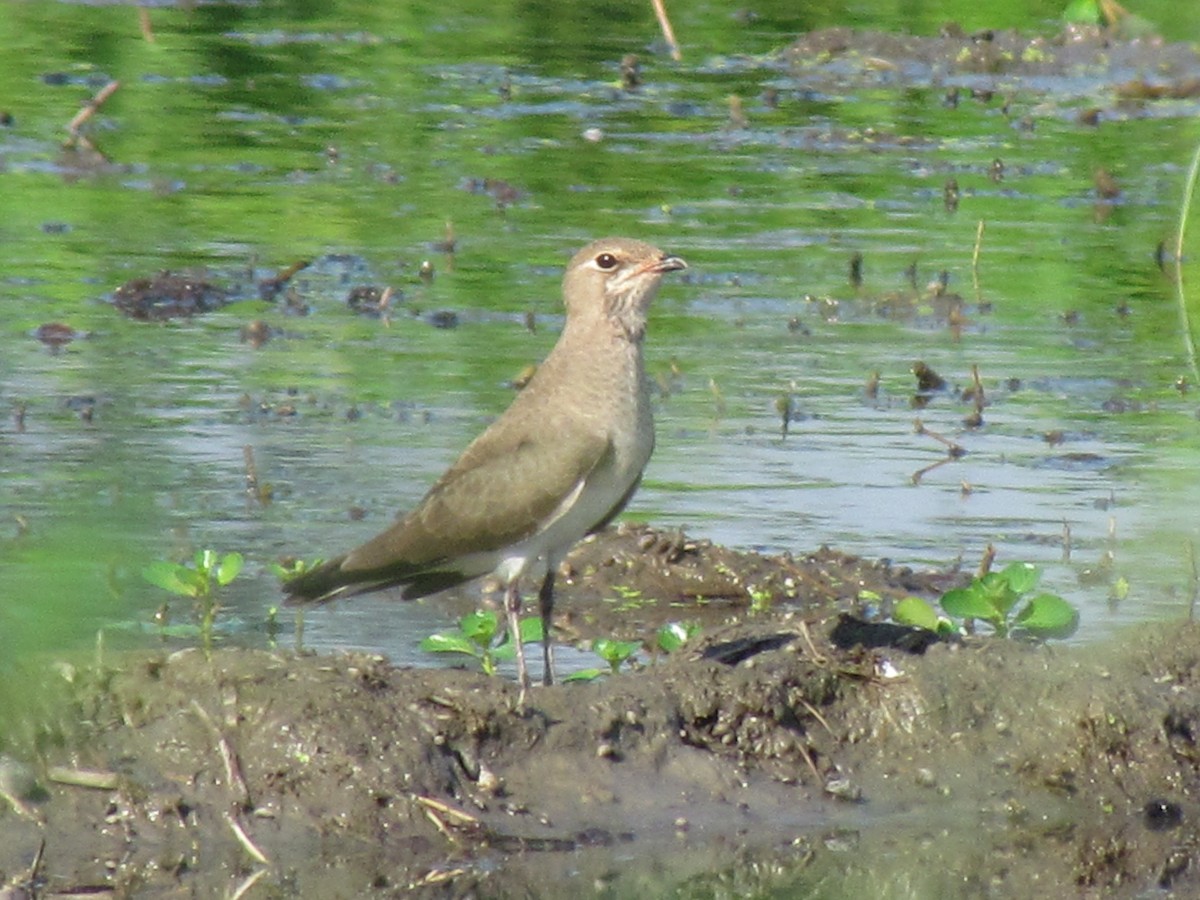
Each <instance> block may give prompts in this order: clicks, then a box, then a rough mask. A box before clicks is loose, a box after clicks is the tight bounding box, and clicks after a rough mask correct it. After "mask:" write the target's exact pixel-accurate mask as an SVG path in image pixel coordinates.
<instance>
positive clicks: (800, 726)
mask: <svg viewBox="0 0 1200 900" xmlns="http://www.w3.org/2000/svg"><path fill="white" fill-rule="evenodd" d="M568 571H569V572H570V573H571V577H570V578H568V579H564V581H566V584H565V585H564V587H563V589H562V595H561V604H562V607H563V613H562V616H561V618H560V619H559V622H560V624H562V625H563V626H564V630H565V631H566V632H568V633H577V634H576V636H577V637H581V638H585V639H586V636H587V634H585V632H586V633H592V632H594V633H600V634H603V633H606V632H607V631H608V628H609V626H610V624H611V623H610V621H609V620H608V619H607V618H605V617H600V618H598V619H597V618H595V617H593V616H592V611H594V610H596V609H598V608H600V609H603V608H605V607H607V606H609V605H610V604H606V603H602V602H598V601H597V599H596V598H597V597H598V596H605V595H610V594H611V586H612V585H614V584H620V585H623V586H624V587H625V590H624V591H623V592H622V593H623V595H624V596H626V597H628V596H630V595H631V592H632V591H640V592H641V594H640V596H641V597H642V598H645V599H646V602H644V603H642V604H641V605H639V606H637V607H636V608H633V609H631V608H626V609H625V611H624V612H623V614H622V615H621V616H620V617H619V618H620V620H621V621H622V622H624V623H625V624H626V625H627V626H628V625H629V623H634V624H633V626H632V630H636V629H638V628H641V629H643V630H644V631H645V633H646V634H649V633H650V632H652V631H653V628H654V627H655V626H656V622H657V621H658V619H659V617H660V616H659V613H658V612H657V611H658V610H660V609H661V608H662V607H666V608H668V609H669V610H670V612H669V613H668V614H667V616H668V617H669V618H676V619H678V618H688V617H689V615H690V614H692V613H695V614H696V616H695V617H696V618H698V619H703V620H704V621H705V623H706V624H705V628H704V631H703V633H702V634H701V635H700V636H699V637H697V638H696V639H695V641H694V643H693V644H688V645H685V646H684V647H683V648H681V649H680V650H678V651H676V652H675V653H673V654H672V655H670V656H669V657H661V658H657V659H653V660H652V659H651V658H650V657H649V656H648V655H645V654H643V657H642V658H643V661H644V662H643V665H642V666H641V667H640V668H639V669H637V670H632V671H629V672H627V673H624V674H621V675H619V676H615V677H611V678H607V679H602V680H599V681H595V682H590V683H582V684H580V683H575V684H566V685H556V686H553V687H549V688H543V687H538V688H536V689H534V690H533V692H532V693H531V696H530V699H529V702H528V705H527V708H526V709H525V711H524V712H523V713H522V712H519V711H518V710H517V709H516V699H517V691H516V686H515V685H514V684H513V683H511V682H510V681H508V680H506V679H502V678H498V677H492V678H489V677H485V676H483V675H481V674H478V673H476V672H471V671H460V670H433V669H420V670H417V669H398V668H395V667H393V666H391V665H389V664H388V662H387V661H386V660H384V659H381V658H379V657H374V656H355V655H344V656H332V657H329V656H315V655H304V654H296V653H293V652H282V651H280V652H266V651H252V650H238V649H217V650H214V651H212V652H211V653H206V652H205V651H204V650H202V649H200V648H196V649H187V650H182V651H177V652H170V653H168V652H165V651H163V652H138V653H129V654H124V655H119V656H109V657H108V658H105V659H103V660H102V661H99V662H97V661H96V660H95V659H92V660H89V661H87V662H83V663H81V662H76V663H73V664H67V663H66V662H64V661H61V660H58V661H54V662H53V663H52V664H48V665H47V678H48V679H51V680H52V681H53V682H54V683H55V684H57V685H58V687H59V688H60V689H61V691H60V692H61V695H62V697H61V700H60V702H59V703H58V704H57V705H53V706H51V707H43V711H42V713H41V714H40V715H39V716H38V717H37V719H36V721H33V720H31V721H30V722H27V723H25V726H24V729H23V731H22V737H21V738H20V739H19V740H16V739H15V738H16V734H15V733H14V734H10V738H14V740H10V741H9V746H10V747H13V748H15V747H18V746H24V747H25V750H24V751H21V752H14V753H12V754H11V755H9V756H7V757H5V758H4V759H3V761H2V764H0V776H2V777H0V786H2V787H3V791H4V794H5V796H6V798H7V799H8V800H9V803H8V804H7V805H6V808H4V809H3V811H2V812H0V833H3V835H4V840H3V841H0V871H2V872H3V875H4V878H5V879H6V880H7V881H8V883H9V885H10V893H8V894H6V895H5V896H33V895H37V896H56V895H60V894H78V893H84V892H88V893H91V892H96V891H99V892H103V893H114V894H116V895H119V896H127V895H138V896H158V895H166V894H171V895H178V894H179V893H181V892H182V893H191V894H194V895H200V896H215V895H217V894H221V895H225V896H237V895H240V892H242V891H245V893H246V894H248V895H251V896H306V897H350V896H361V895H368V894H375V895H379V896H390V895H398V894H404V893H407V892H409V891H412V890H413V889H419V890H420V891H421V892H424V893H428V894H431V895H432V894H436V895H446V896H543V895H554V894H561V893H562V892H563V891H569V892H576V891H580V890H586V891H588V892H589V893H599V894H601V895H604V896H646V895H654V894H662V893H664V892H666V891H683V892H685V893H687V894H689V895H695V894H700V895H711V896H715V895H721V894H723V893H725V894H728V893H729V892H730V891H733V892H735V893H737V894H738V895H756V894H758V895H763V894H771V893H776V894H778V893H779V892H785V893H786V894H787V895H794V896H804V895H810V894H811V892H812V891H814V890H818V889H819V887H820V886H821V885H822V884H825V883H826V882H828V883H829V884H833V885H846V884H850V883H863V884H866V885H870V884H872V883H874V882H873V879H879V880H880V883H881V884H882V883H885V881H886V878H887V877H888V876H887V874H886V871H887V865H888V864H887V861H888V859H889V858H891V857H894V858H897V859H900V860H904V861H905V866H906V867H907V869H906V870H907V871H911V868H912V861H913V855H914V854H916V855H917V856H918V858H919V859H922V860H924V859H927V860H928V864H927V866H921V867H920V868H923V869H924V870H926V871H927V872H928V875H926V876H923V877H924V878H925V879H926V880H927V881H928V883H927V884H926V885H925V886H924V887H922V888H921V890H920V891H918V892H917V893H913V894H911V895H912V896H934V895H936V896H942V897H952V896H988V895H990V896H1047V895H1050V894H1052V893H1059V894H1062V895H1064V896H1106V897H1108V896H1121V895H1132V894H1136V893H1139V892H1142V891H1146V890H1151V889H1153V888H1155V887H1165V888H1171V889H1174V890H1176V891H1180V892H1183V893H1180V894H1179V895H1180V896H1183V895H1186V892H1188V891H1194V890H1200V877H1198V876H1197V862H1198V860H1197V857H1196V854H1197V852H1198V839H1200V828H1198V827H1197V823H1198V822H1200V805H1198V804H1197V799H1196V797H1195V791H1196V785H1197V769H1198V766H1200V747H1198V746H1197V736H1198V735H1200V684H1198V683H1197V681H1198V679H1200V628H1197V627H1195V626H1194V625H1191V624H1187V625H1184V624H1180V623H1173V624H1171V625H1168V626H1152V627H1146V628H1143V629H1141V630H1139V631H1137V632H1135V633H1131V634H1129V635H1127V636H1126V637H1125V638H1124V639H1123V640H1121V641H1119V642H1115V643H1113V644H1111V645H1109V646H1105V647H1102V648H1095V649H1081V648H1066V647H1063V646H1053V645H1035V644H1028V643H1020V642H1017V641H1001V640H991V639H986V638H972V639H970V640H967V641H966V642H962V643H955V644H946V643H933V644H932V645H930V646H928V649H927V650H926V651H925V652H924V653H923V654H920V653H916V652H912V651H915V650H921V649H924V648H925V647H926V645H927V644H929V641H928V640H914V635H913V634H912V633H911V632H909V631H907V630H904V629H895V627H894V626H889V625H883V626H882V627H879V628H876V627H873V626H871V625H870V624H869V623H866V622H865V620H862V621H860V620H859V619H858V617H857V616H856V615H851V613H852V612H854V611H855V610H857V612H859V613H870V612H871V611H873V610H874V609H876V608H877V605H878V603H877V601H875V600H872V601H871V603H870V604H869V605H868V606H867V607H865V608H862V609H858V607H860V606H861V599H860V597H861V592H862V591H864V590H865V591H870V592H873V593H874V594H877V595H879V597H881V598H884V602H885V603H886V598H888V597H893V598H894V597H900V596H904V595H906V594H909V593H912V592H918V593H923V594H925V595H927V596H928V595H931V594H936V593H937V592H938V591H940V590H941V589H942V588H943V587H944V586H945V585H946V584H948V583H951V582H953V581H954V580H956V579H958V578H959V577H961V576H958V575H956V574H953V573H951V574H945V573H943V574H924V573H914V572H910V571H908V570H904V569H897V568H894V567H891V566H888V565H885V564H879V563H868V562H863V561H860V560H855V559H851V558H847V557H844V556H841V555H839V554H837V553H834V552H831V551H827V550H823V551H820V552H818V553H815V554H813V555H811V556H808V557H804V558H791V557H786V556H785V557H775V558H767V557H762V556H758V555H754V554H738V553H733V552H731V551H728V550H725V549H722V548H717V547H712V546H710V545H707V544H705V543H703V542H693V541H690V540H688V539H687V538H685V537H683V536H681V535H670V534H662V533H658V532H653V531H650V530H648V529H643V528H629V527H626V528H622V529H619V530H617V531H614V532H609V533H607V534H605V535H603V536H601V537H599V538H597V539H593V540H590V541H589V542H587V543H586V544H585V545H583V546H582V547H581V548H579V550H578V551H577V552H576V554H575V555H574V556H573V557H572V558H571V560H570V562H569V563H568ZM721 584H723V585H725V587H724V589H722V590H717V587H718V585H721ZM750 585H753V586H754V592H755V593H756V594H757V595H758V596H759V598H760V601H761V598H762V593H761V591H762V590H763V589H767V590H770V591H771V592H772V595H773V596H774V597H775V600H774V603H773V605H772V608H771V609H770V610H769V611H759V612H753V613H752V612H750V592H749V591H748V590H747V586H750ZM700 595H702V596H703V597H704V598H706V599H703V600H698V599H697V598H698V597H699V596H700ZM789 595H790V596H789ZM652 600H657V601H659V602H651V601H652ZM665 601H669V602H665ZM435 602H436V601H435ZM681 613H683V615H681ZM597 629H598V630H597ZM628 631H629V629H627V632H626V633H628ZM916 637H920V636H916ZM925 637H928V636H925ZM864 643H865V644H878V645H879V646H872V647H869V648H868V647H864V646H863V644H864ZM897 645H902V646H904V647H906V648H908V649H899V648H898V647H897ZM856 873H857V874H856ZM909 877H910V878H911V875H910V876H909ZM855 878H857V879H858V881H857V882H855V881H853V879H855ZM847 879H851V880H850V881H847ZM814 886H815V887H814ZM826 887H828V884H826ZM865 889H869V888H865ZM926 889H928V890H934V891H937V893H936V894H932V893H926V892H925V891H926ZM22 890H24V891H26V893H25V894H22V893H21V891H22ZM822 895H823V896H840V895H842V894H841V893H840V892H837V891H835V892H834V893H833V894H830V893H828V892H827V891H826V892H825V893H823V894H822ZM881 895H882V894H881ZM887 895H889V896H891V895H892V894H890V893H889V894H887ZM905 895H906V896H907V895H909V894H905Z"/></svg>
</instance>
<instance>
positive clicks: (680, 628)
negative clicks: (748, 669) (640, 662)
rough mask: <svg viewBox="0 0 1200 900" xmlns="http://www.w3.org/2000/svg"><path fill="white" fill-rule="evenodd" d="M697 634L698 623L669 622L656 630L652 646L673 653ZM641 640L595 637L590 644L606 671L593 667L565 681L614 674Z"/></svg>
mask: <svg viewBox="0 0 1200 900" xmlns="http://www.w3.org/2000/svg"><path fill="white" fill-rule="evenodd" d="M699 631H700V625H699V623H697V622H668V623H666V624H665V625H663V626H662V627H661V628H659V629H658V631H657V632H656V634H655V636H654V643H655V646H656V647H657V649H658V650H660V651H662V652H663V653H672V652H674V651H675V650H678V649H679V648H680V647H682V646H683V645H684V644H685V643H687V642H688V641H689V640H691V639H692V638H693V637H695V636H696V634H697V633H698V632H699ZM640 649H642V644H641V642H640V641H618V640H613V639H612V638H597V639H596V640H595V641H594V642H593V644H592V650H593V652H594V653H595V654H596V655H597V656H599V657H600V658H601V659H602V660H604V661H605V662H606V663H608V668H607V669H601V668H592V669H581V670H580V671H578V672H572V673H571V674H570V675H568V676H567V677H566V678H564V679H563V680H564V681H595V680H596V679H597V678H603V677H604V676H605V675H616V674H617V672H618V671H620V669H621V666H622V665H623V664H624V663H626V662H628V661H629V660H630V659H631V658H632V657H633V655H634V654H635V653H637V652H638V650H640Z"/></svg>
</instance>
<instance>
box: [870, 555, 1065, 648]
mask: <svg viewBox="0 0 1200 900" xmlns="http://www.w3.org/2000/svg"><path fill="white" fill-rule="evenodd" d="M1041 577H1042V572H1041V569H1039V568H1037V567H1036V566H1034V565H1031V564H1030V563H1013V564H1012V565H1009V566H1006V567H1005V568H1004V569H1001V570H1000V571H999V572H988V573H987V574H986V575H983V576H981V577H979V578H975V579H974V580H972V581H971V583H970V584H968V585H967V586H966V587H961V588H954V589H953V590H949V591H947V592H946V593H945V594H943V595H942V598H941V600H940V601H939V603H940V604H941V607H942V609H943V610H945V612H946V613H947V615H949V616H951V617H952V618H953V619H958V620H962V621H966V620H970V619H978V620H980V621H982V622H986V623H987V624H988V625H990V626H991V627H992V630H993V631H994V632H995V633H996V635H997V636H998V637H1007V636H1009V634H1011V633H1013V632H1018V633H1025V634H1030V635H1033V636H1034V637H1039V638H1064V637H1070V636H1071V635H1072V634H1073V633H1074V632H1075V629H1076V628H1077V627H1078V625H1079V612H1078V610H1076V609H1075V607H1073V606H1072V605H1071V604H1070V603H1068V602H1067V601H1066V600H1064V599H1063V598H1062V597H1059V596H1058V595H1057V594H1047V593H1040V594H1036V595H1034V596H1029V595H1030V594H1032V593H1033V589H1034V588H1035V587H1037V583H1038V580H1039V579H1040V578H1041ZM892 618H893V619H895V621H897V622H899V623H901V624H902V625H916V626H919V627H921V628H928V629H929V630H931V631H936V632H938V633H939V634H953V633H956V632H958V631H959V630H960V629H959V627H958V626H957V625H955V623H954V622H953V621H951V619H947V618H946V617H945V616H940V615H938V613H937V612H936V611H935V610H934V609H933V607H932V606H930V605H929V603H927V602H926V601H924V600H922V599H920V598H919V597H907V598H905V599H904V600H901V601H900V602H899V603H897V604H896V607H895V609H894V610H893V611H892Z"/></svg>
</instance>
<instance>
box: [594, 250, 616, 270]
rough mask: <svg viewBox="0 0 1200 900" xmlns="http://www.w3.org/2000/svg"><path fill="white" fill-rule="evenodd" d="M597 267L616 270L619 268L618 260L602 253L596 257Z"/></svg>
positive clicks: (609, 254)
mask: <svg viewBox="0 0 1200 900" xmlns="http://www.w3.org/2000/svg"><path fill="white" fill-rule="evenodd" d="M596 265H598V266H599V267H600V268H602V269H615V268H616V267H617V258H616V257H615V256H613V255H612V254H611V253H601V254H600V255H599V256H597V257H596Z"/></svg>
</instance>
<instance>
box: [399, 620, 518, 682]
mask: <svg viewBox="0 0 1200 900" xmlns="http://www.w3.org/2000/svg"><path fill="white" fill-rule="evenodd" d="M519 631H520V636H521V643H522V644H528V643H533V642H537V641H541V639H542V620H541V618H540V617H539V616H529V617H527V618H524V619H521V621H520V625H519ZM421 649H422V650H424V651H425V652H426V653H461V654H463V655H464V656H470V657H472V658H474V659H476V660H478V661H479V668H480V669H481V670H482V671H483V673H484V674H485V675H495V674H496V665H497V663H499V662H501V661H505V660H510V659H514V658H515V657H516V655H517V648H516V646H515V645H514V644H513V642H512V641H511V640H509V639H508V630H507V628H506V626H505V623H504V620H502V619H501V618H500V616H498V615H497V614H496V613H494V612H492V611H491V610H477V611H476V612H473V613H468V614H467V615H465V616H463V617H462V618H461V619H459V620H458V630H457V631H445V632H441V633H440V634H431V635H430V636H429V637H427V638H425V640H423V641H421Z"/></svg>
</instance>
